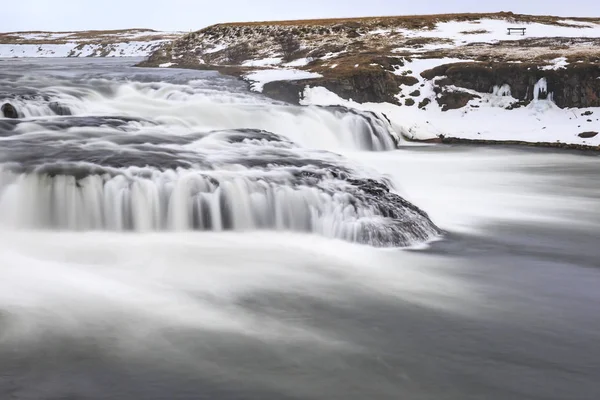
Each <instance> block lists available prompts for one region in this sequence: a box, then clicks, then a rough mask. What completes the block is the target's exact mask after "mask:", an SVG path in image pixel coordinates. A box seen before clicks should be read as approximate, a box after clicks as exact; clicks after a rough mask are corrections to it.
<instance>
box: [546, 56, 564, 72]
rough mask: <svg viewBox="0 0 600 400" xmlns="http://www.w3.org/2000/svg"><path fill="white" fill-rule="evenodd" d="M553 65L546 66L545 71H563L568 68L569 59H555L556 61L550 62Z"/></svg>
mask: <svg viewBox="0 0 600 400" xmlns="http://www.w3.org/2000/svg"><path fill="white" fill-rule="evenodd" d="M550 62H551V63H552V64H551V65H546V66H545V67H542V69H543V70H546V71H548V70H559V69H563V68H566V67H567V65H569V62H568V61H567V57H558V58H555V59H554V60H551V61H550Z"/></svg>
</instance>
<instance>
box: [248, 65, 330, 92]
mask: <svg viewBox="0 0 600 400" xmlns="http://www.w3.org/2000/svg"><path fill="white" fill-rule="evenodd" d="M321 77H322V75H321V74H317V73H315V72H308V71H301V70H297V69H270V70H262V71H253V72H251V73H249V74H247V75H245V79H247V80H249V81H251V82H252V84H251V86H250V87H251V89H252V90H253V91H255V92H262V90H263V87H264V86H265V84H267V83H269V82H275V81H294V80H300V79H314V78H321Z"/></svg>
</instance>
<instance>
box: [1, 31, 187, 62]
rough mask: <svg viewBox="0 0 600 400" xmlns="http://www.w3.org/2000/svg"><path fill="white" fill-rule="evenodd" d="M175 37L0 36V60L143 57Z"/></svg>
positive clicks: (159, 34) (116, 34)
mask: <svg viewBox="0 0 600 400" xmlns="http://www.w3.org/2000/svg"><path fill="white" fill-rule="evenodd" d="M179 36H181V34H180V33H177V32H156V31H152V30H144V29H132V30H119V31H83V32H60V33H57V32H15V33H0V58H14V57H146V56H148V55H150V54H151V53H152V52H153V51H155V50H156V49H158V48H159V47H161V46H162V45H164V44H165V43H166V42H170V41H171V40H173V39H176V38H178V37H179Z"/></svg>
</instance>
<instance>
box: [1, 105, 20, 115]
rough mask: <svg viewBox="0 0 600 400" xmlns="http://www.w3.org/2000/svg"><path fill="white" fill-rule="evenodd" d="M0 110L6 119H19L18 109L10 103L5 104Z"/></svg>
mask: <svg viewBox="0 0 600 400" xmlns="http://www.w3.org/2000/svg"><path fill="white" fill-rule="evenodd" d="M0 110H1V111H2V115H4V117H5V118H19V113H18V112H17V109H16V108H15V107H14V106H13V105H12V104H10V103H5V104H4V105H3V106H2V108H0Z"/></svg>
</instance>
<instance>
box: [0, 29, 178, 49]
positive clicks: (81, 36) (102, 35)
mask: <svg viewBox="0 0 600 400" xmlns="http://www.w3.org/2000/svg"><path fill="white" fill-rule="evenodd" d="M143 32H148V33H150V32H156V31H155V30H153V29H139V28H136V29H117V30H92V31H78V32H43V31H27V32H7V33H0V44H40V45H42V44H65V43H69V42H86V43H103V44H111V43H121V42H127V41H129V40H131V38H129V37H128V36H127V35H134V34H139V33H143ZM31 34H34V35H39V36H40V37H39V38H35V39H25V38H23V35H31ZM52 34H68V35H67V36H64V37H60V38H54V39H53V38H51V36H50V35H52ZM44 36H46V37H44ZM177 37H178V35H173V34H164V35H163V34H161V35H147V36H146V35H144V36H139V37H136V38H135V40H136V41H140V42H147V41H151V40H169V39H175V38H177Z"/></svg>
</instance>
